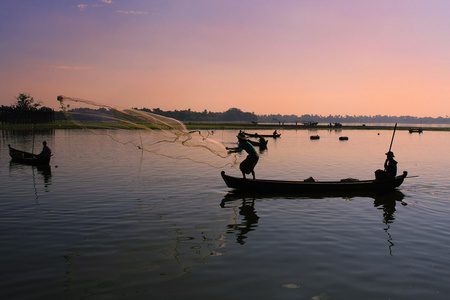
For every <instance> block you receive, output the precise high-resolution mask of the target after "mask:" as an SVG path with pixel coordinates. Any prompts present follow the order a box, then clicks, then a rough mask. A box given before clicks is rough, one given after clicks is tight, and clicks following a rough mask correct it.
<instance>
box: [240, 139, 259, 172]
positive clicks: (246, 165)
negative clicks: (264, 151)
mask: <svg viewBox="0 0 450 300" xmlns="http://www.w3.org/2000/svg"><path fill="white" fill-rule="evenodd" d="M239 148H242V149H243V150H245V152H247V153H248V155H247V158H246V159H244V160H243V161H242V162H241V164H240V165H239V169H240V170H241V172H242V175H243V176H244V178H246V177H245V174H250V173H251V174H252V176H253V179H255V170H254V169H255V166H256V164H257V163H258V160H259V155H258V152H256V149H255V147H253V145H252V144H250V142H249V141H248V139H241V140H240V141H239Z"/></svg>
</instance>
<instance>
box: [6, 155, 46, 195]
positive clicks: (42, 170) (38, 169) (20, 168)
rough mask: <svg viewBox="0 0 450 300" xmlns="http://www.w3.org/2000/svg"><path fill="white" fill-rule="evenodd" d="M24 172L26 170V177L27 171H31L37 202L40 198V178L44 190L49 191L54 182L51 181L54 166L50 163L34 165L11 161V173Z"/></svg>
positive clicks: (30, 176) (30, 177)
mask: <svg viewBox="0 0 450 300" xmlns="http://www.w3.org/2000/svg"><path fill="white" fill-rule="evenodd" d="M24 172H25V177H26V173H28V172H30V175H29V179H30V180H31V179H32V183H33V189H34V192H35V196H36V202H37V199H38V198H39V185H40V180H42V183H43V187H44V191H45V192H48V191H49V188H50V186H51V184H52V182H51V180H52V168H51V166H50V165H47V166H32V165H26V164H20V163H16V162H14V161H10V163H9V173H10V175H12V174H14V173H22V174H20V175H21V176H23V173H24ZM27 181H28V180H27ZM28 182H29V181H28Z"/></svg>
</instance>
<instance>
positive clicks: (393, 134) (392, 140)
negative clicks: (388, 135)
mask: <svg viewBox="0 0 450 300" xmlns="http://www.w3.org/2000/svg"><path fill="white" fill-rule="evenodd" d="M396 129H397V123H395V126H394V133H392V139H391V146H389V151H391V149H392V143H393V142H394V136H395V130H396Z"/></svg>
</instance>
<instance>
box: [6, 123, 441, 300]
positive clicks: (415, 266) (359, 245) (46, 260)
mask: <svg viewBox="0 0 450 300" xmlns="http://www.w3.org/2000/svg"><path fill="white" fill-rule="evenodd" d="M236 133H237V132H236V131H229V130H225V131H216V132H215V133H214V135H213V137H214V138H215V139H217V140H218V141H220V142H223V143H224V144H225V145H226V146H233V144H234V143H235V142H236V137H235V135H236ZM107 134H109V135H113V136H115V137H119V138H121V137H123V136H128V135H129V134H130V133H129V132H122V131H114V132H105V131H98V132H96V134H94V133H92V132H85V131H82V130H54V131H49V132H43V133H40V134H38V135H36V136H35V144H36V145H38V144H40V143H41V141H42V140H44V139H45V140H47V142H48V144H49V146H50V148H51V149H52V151H53V153H54V156H53V158H52V162H51V167H50V169H40V168H39V169H38V168H36V167H31V166H23V165H18V164H14V163H10V159H9V156H8V150H7V145H8V144H11V145H12V146H15V147H16V148H19V149H23V150H29V151H31V148H32V144H33V139H32V136H31V135H23V134H18V133H11V132H5V131H4V132H2V135H1V139H0V153H1V156H0V199H1V200H0V235H1V244H0V266H1V270H2V272H1V273H0V296H1V298H2V299H182V298H186V297H192V299H194V297H195V298H197V299H315V300H317V299H448V297H449V295H450V286H449V285H448V277H449V271H448V270H449V268H450V256H449V253H450V234H449V231H448V224H449V221H448V220H449V219H450V206H449V196H448V195H449V190H450V183H449V180H448V170H449V167H450V161H449V156H448V153H449V150H450V139H449V133H448V132H424V133H422V134H418V133H414V134H410V133H408V132H406V131H405V132H403V131H398V132H397V133H396V136H395V140H394V144H393V150H394V152H395V155H396V159H397V161H398V162H399V172H401V171H403V170H407V171H408V172H409V174H410V175H411V176H419V177H415V178H408V179H407V180H405V182H404V184H403V185H402V186H401V187H400V189H399V190H398V191H396V192H394V193H390V194H388V195H384V196H377V197H375V196H361V195H360V196H358V195H354V196H352V195H343V196H339V195H338V196H333V197H331V196H324V195H313V196H312V195H309V196H308V195H306V196H296V197H283V196H273V195H272V196H258V197H255V196H252V195H234V194H232V193H230V191H229V189H228V188H227V187H226V186H225V184H224V183H223V181H222V179H221V178H220V171H221V170H225V171H226V172H227V173H228V174H231V175H237V176H239V175H240V174H239V173H240V172H239V170H238V169H237V167H236V165H235V164H234V165H233V166H232V165H231V164H230V163H233V159H232V157H228V158H214V159H212V160H211V159H210V158H208V164H205V163H199V162H194V161H191V160H186V159H172V158H167V157H164V156H160V155H155V154H152V153H148V152H145V151H140V150H139V149H137V148H136V147H134V146H133V145H131V144H125V145H123V144H120V143H118V142H116V141H114V140H113V139H111V138H110V136H108V135H107ZM315 134H318V135H320V136H321V138H320V139H319V140H314V141H313V140H310V139H309V136H310V135H315ZM343 135H344V136H348V137H349V140H348V141H339V139H338V137H339V136H343ZM391 137H392V132H390V131H380V132H377V131H372V130H352V131H345V130H344V131H327V130H319V131H315V132H312V131H306V130H301V131H283V132H282V137H281V138H280V139H277V140H273V139H269V144H268V147H269V148H268V150H267V151H265V152H264V153H261V158H260V162H259V163H258V165H257V167H256V175H257V177H259V178H271V179H292V180H298V179H300V180H303V179H305V178H308V177H310V176H312V177H314V178H316V179H322V180H328V179H329V180H334V179H341V178H349V177H352V178H359V179H371V178H373V176H374V175H373V172H374V171H375V170H376V169H378V168H382V165H383V161H384V158H385V155H384V153H385V152H386V151H387V150H388V148H389V144H390V141H391ZM153 138H154V137H153ZM144 139H145V137H144ZM35 147H36V148H38V147H37V146H35ZM38 150H39V149H37V150H36V151H35V152H37V151H38ZM179 151H181V152H183V151H184V150H183V148H180V150H179ZM189 155H193V156H196V157H193V158H194V159H195V160H196V161H202V160H205V161H206V159H205V158H204V157H206V156H207V154H205V153H204V152H202V151H200V150H199V151H190V152H189ZM243 158H244V155H242V156H239V155H238V156H237V162H239V161H241V160H242V159H243ZM211 162H212V163H211ZM223 200H226V201H225V202H223ZM221 203H222V205H221Z"/></svg>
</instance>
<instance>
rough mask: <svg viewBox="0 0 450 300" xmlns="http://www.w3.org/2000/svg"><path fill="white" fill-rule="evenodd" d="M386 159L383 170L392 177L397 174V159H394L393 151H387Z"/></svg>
mask: <svg viewBox="0 0 450 300" xmlns="http://www.w3.org/2000/svg"><path fill="white" fill-rule="evenodd" d="M386 156H387V158H386V161H385V162H384V171H386V173H388V174H389V175H391V176H392V177H395V176H397V161H395V159H394V152H392V151H389V152H388V153H386Z"/></svg>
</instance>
